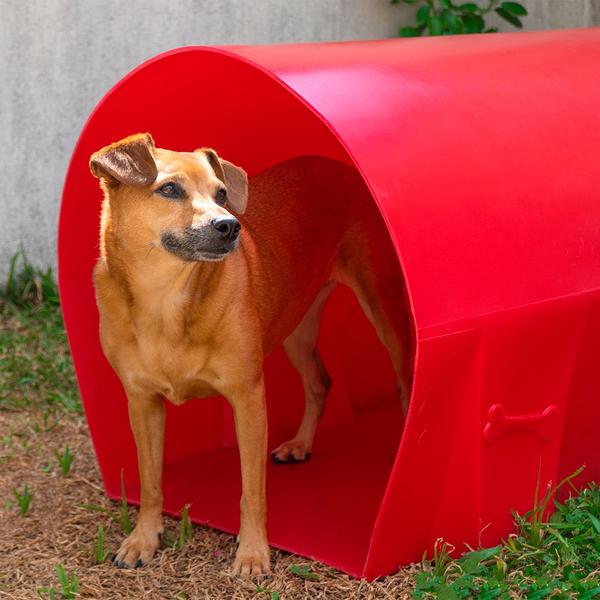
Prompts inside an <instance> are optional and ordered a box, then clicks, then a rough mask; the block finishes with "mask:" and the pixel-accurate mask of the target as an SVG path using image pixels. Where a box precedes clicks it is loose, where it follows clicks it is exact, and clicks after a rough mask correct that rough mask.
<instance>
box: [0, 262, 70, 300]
mask: <svg viewBox="0 0 600 600" xmlns="http://www.w3.org/2000/svg"><path fill="white" fill-rule="evenodd" d="M44 302H45V303H49V304H54V305H57V306H58V305H59V304H60V300H59V296H58V287H57V285H56V282H55V281H54V277H53V275H52V269H46V270H45V271H43V270H41V269H38V268H36V267H34V266H33V265H32V264H31V263H30V262H29V261H28V260H27V257H26V255H25V253H24V252H23V250H18V251H17V252H16V253H15V254H14V255H13V257H12V259H11V261H10V268H9V271H8V277H7V279H6V283H5V284H4V286H2V287H0V305H4V304H8V303H10V304H13V305H15V306H20V307H23V306H27V305H37V304H42V303H44Z"/></svg>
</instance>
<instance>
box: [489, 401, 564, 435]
mask: <svg viewBox="0 0 600 600" xmlns="http://www.w3.org/2000/svg"><path fill="white" fill-rule="evenodd" d="M557 424H558V406H555V405H554V404H551V405H550V406H548V407H546V408H545V409H544V410H543V411H542V412H538V413H531V414H527V415H507V414H506V410H505V408H504V406H502V404H493V405H492V406H490V410H489V411H488V418H487V422H486V424H485V425H484V426H483V437H484V438H485V439H486V441H488V442H491V441H493V440H495V439H496V438H497V437H499V436H501V435H502V434H503V433H506V432H507V431H511V430H514V429H531V430H533V431H537V432H538V433H539V434H540V436H541V437H542V439H543V440H546V441H548V440H550V439H552V436H553V435H554V431H555V429H556V425H557Z"/></svg>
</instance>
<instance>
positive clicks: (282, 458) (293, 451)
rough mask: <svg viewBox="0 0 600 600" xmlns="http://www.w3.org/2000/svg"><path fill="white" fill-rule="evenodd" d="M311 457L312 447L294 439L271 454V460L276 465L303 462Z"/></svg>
mask: <svg viewBox="0 0 600 600" xmlns="http://www.w3.org/2000/svg"><path fill="white" fill-rule="evenodd" d="M310 457H311V448H310V445H309V444H308V443H307V442H305V441H304V440H298V439H293V440H290V441H289V442H284V443H283V444H281V446H279V447H278V448H276V449H275V450H273V452H271V459H272V460H273V462H274V463H276V464H284V463H294V462H302V461H304V460H308V459H309V458H310Z"/></svg>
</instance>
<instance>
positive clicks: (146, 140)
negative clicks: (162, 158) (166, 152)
mask: <svg viewBox="0 0 600 600" xmlns="http://www.w3.org/2000/svg"><path fill="white" fill-rule="evenodd" d="M154 150H155V148H154V140H153V139H152V136H151V135H150V134H149V133H138V134H136V135H130V136H129V137H126V138H125V139H122V140H120V141H118V142H115V143H114V144H111V145H110V146H106V147H105V148H102V149H101V150H98V152H94V154H92V156H91V158H90V169H91V171H92V173H93V174H94V175H95V176H96V177H101V178H103V179H105V180H106V181H107V182H108V184H109V185H113V186H114V185H118V184H119V183H125V184H126V185H132V186H136V187H142V186H144V185H150V184H151V183H152V182H153V181H154V180H155V179H156V176H157V175H158V171H157V169H156V162H155V160H154Z"/></svg>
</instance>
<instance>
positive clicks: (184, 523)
mask: <svg viewBox="0 0 600 600" xmlns="http://www.w3.org/2000/svg"><path fill="white" fill-rule="evenodd" d="M189 511H190V505H189V504H186V505H185V506H184V507H183V508H182V509H181V518H180V520H179V527H178V530H177V536H175V535H174V534H173V533H171V532H170V531H165V533H164V534H163V536H162V541H163V544H164V545H165V546H170V547H171V548H175V549H176V550H181V549H182V548H183V547H184V546H185V545H186V543H187V542H188V541H189V540H191V539H192V537H193V535H194V532H193V529H192V522H191V521H190V515H189Z"/></svg>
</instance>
